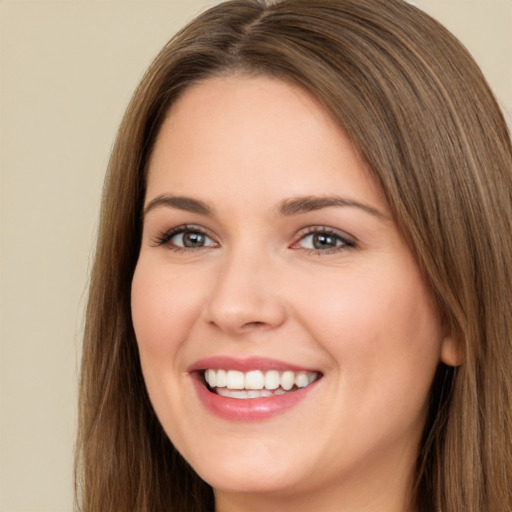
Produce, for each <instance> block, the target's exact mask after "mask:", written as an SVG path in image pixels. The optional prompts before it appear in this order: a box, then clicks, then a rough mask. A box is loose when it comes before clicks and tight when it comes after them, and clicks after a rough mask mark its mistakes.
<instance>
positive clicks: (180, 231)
mask: <svg viewBox="0 0 512 512" xmlns="http://www.w3.org/2000/svg"><path fill="white" fill-rule="evenodd" d="M186 233H196V234H199V235H203V236H204V237H207V238H209V239H210V240H212V241H213V239H212V237H211V236H209V235H208V233H206V231H205V230H204V229H202V228H200V227H199V226H195V225H192V224H184V225H181V226H176V227H175V228H172V229H170V230H168V231H165V232H164V233H162V234H161V235H158V236H157V237H156V238H155V241H154V243H155V245H156V246H162V245H166V246H167V247H168V248H169V249H170V250H172V251H175V252H184V251H191V250H192V251H193V250H197V249H204V248H205V247H214V246H218V244H217V243H216V242H214V241H213V244H212V245H207V246H200V247H181V246H179V245H176V244H172V243H170V242H171V240H172V239H173V238H174V237H175V236H177V235H184V234H186Z"/></svg>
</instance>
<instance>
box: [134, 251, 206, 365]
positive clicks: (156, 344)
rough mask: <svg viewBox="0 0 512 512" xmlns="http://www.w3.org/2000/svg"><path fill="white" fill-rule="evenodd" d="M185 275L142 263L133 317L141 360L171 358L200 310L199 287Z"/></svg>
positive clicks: (152, 264) (135, 279)
mask: <svg viewBox="0 0 512 512" xmlns="http://www.w3.org/2000/svg"><path fill="white" fill-rule="evenodd" d="M190 277H191V276H189V275H188V274H187V273H186V272H181V273H171V272H169V271H166V270H165V269H162V265H161V264H157V263H152V262H151V261H148V260H144V259H142V260H140V261H139V263H138V264H137V267H136V269H135V273H134V276H133V281H132V294H131V306H132V318H133V325H134V329H135V334H136V337H137V342H138V345H139V351H140V353H141V358H142V359H144V358H145V357H152V356H159V357H169V356H170V355H171V354H172V353H173V352H174V351H175V350H176V349H177V348H178V347H179V346H180V344H181V343H182V342H183V340H184V338H185V336H186V333H187V332H188V331H189V329H190V328H191V326H192V324H193V322H194V320H195V318H197V315H198V314H199V311H200V298H199V296H198V290H199V287H198V286H197V283H194V282H192V281H191V279H190Z"/></svg>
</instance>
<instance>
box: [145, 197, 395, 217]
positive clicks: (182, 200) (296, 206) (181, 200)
mask: <svg viewBox="0 0 512 512" xmlns="http://www.w3.org/2000/svg"><path fill="white" fill-rule="evenodd" d="M161 206H165V207H168V208H175V209H177V210H184V211H187V212H191V213H199V214H201V215H211V214H212V213H213V209H212V208H211V206H209V205H208V204H207V203H205V202H203V201H199V200H198V199H192V198H191V197H186V196H169V195H165V194H162V195H159V196H157V197H155V198H154V199H152V200H151V201H150V202H149V203H148V204H147V206H146V207H145V208H144V212H143V214H144V215H146V214H147V213H148V212H150V211H152V210H154V209H155V208H158V207H161ZM332 206H337V207H340V206H344V207H352V208H359V209H361V210H363V211H364V212H366V213H369V214H371V215H374V216H375V217H378V218H379V219H387V218H388V216H387V215H384V214H383V213H382V212H381V211H379V210H378V209H377V208H375V207H373V206H370V205H368V204H364V203H361V202H359V201H356V200H354V199H350V198H347V197H342V196H300V197H295V198H291V199H285V200H284V201H281V203H279V206H278V208H277V212H278V214H280V215H283V216H292V215H299V214H304V213H308V212H312V211H315V210H321V209H322V208H329V207H332Z"/></svg>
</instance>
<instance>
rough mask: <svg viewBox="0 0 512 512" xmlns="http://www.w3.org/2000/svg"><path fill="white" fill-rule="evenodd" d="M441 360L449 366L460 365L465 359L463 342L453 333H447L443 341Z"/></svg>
mask: <svg viewBox="0 0 512 512" xmlns="http://www.w3.org/2000/svg"><path fill="white" fill-rule="evenodd" d="M441 361H442V362H443V363H444V364H446V365H448V366H460V365H461V364H462V363H463V361H464V354H463V350H462V343H460V341H459V340H457V339H456V338H455V336H453V335H452V334H446V335H445V337H444V338H443V340H442V342H441Z"/></svg>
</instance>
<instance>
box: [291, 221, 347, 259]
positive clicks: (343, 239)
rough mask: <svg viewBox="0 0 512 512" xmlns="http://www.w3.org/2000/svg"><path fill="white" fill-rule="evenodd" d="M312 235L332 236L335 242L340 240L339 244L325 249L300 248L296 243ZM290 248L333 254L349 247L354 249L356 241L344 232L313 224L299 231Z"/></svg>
mask: <svg viewBox="0 0 512 512" xmlns="http://www.w3.org/2000/svg"><path fill="white" fill-rule="evenodd" d="M313 235H324V236H327V237H332V238H334V239H335V240H336V243H338V242H340V245H339V246H335V247H330V248H327V249H312V248H302V247H298V244H299V243H300V242H302V241H304V240H305V239H306V238H307V237H308V236H313ZM291 248H292V249H297V250H303V251H306V252H308V253H310V254H317V255H325V254H333V253H339V252H343V251H346V250H349V249H355V248H356V243H355V241H354V240H353V239H352V238H349V237H348V236H347V235H346V234H344V233H342V232H340V231H338V230H335V229H332V228H328V227H325V226H313V227H310V228H307V229H306V230H304V231H302V232H301V233H299V238H298V240H297V242H294V243H293V244H292V246H291Z"/></svg>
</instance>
